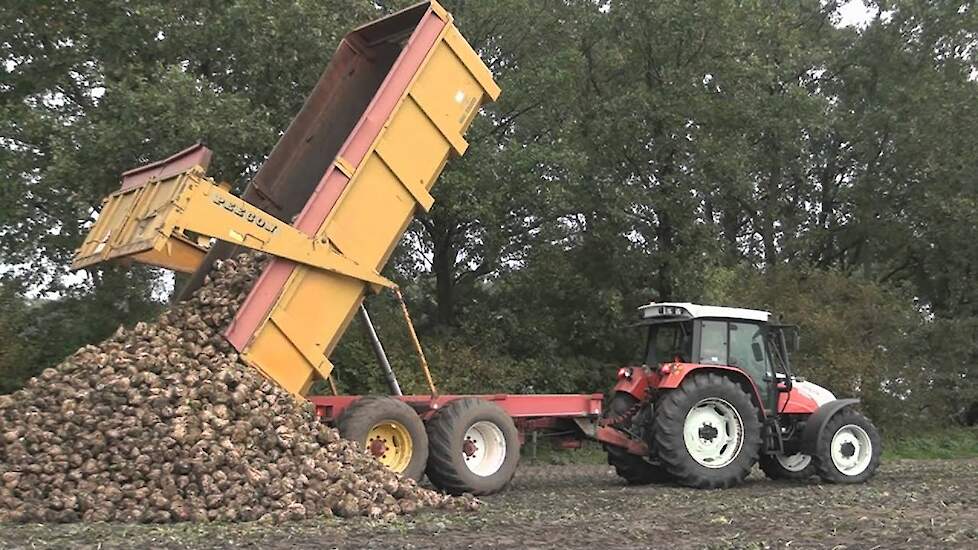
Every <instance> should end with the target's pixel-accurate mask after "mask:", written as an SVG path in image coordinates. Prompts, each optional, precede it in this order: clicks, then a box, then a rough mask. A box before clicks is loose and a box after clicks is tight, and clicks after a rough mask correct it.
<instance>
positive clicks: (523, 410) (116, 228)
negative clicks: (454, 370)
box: [73, 1, 601, 493]
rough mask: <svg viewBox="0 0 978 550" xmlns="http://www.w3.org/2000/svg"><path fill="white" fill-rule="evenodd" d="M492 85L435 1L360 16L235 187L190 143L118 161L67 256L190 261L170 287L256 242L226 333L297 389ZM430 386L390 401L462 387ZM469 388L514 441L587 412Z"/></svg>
mask: <svg viewBox="0 0 978 550" xmlns="http://www.w3.org/2000/svg"><path fill="white" fill-rule="evenodd" d="M499 93H500V89H499V87H498V86H497V85H496V83H495V82H494V81H493V78H492V74H491V73H490V71H489V69H488V68H487V67H486V65H485V64H484V63H483V62H482V60H481V59H480V58H479V56H478V55H477V54H476V52H475V51H474V50H473V49H472V47H471V46H469V44H468V43H467V42H466V41H465V39H464V38H463V37H462V35H461V34H460V33H459V31H458V29H457V28H456V27H455V25H454V23H453V20H452V17H451V15H450V14H449V13H448V12H447V11H445V10H444V8H442V7H441V6H440V5H439V4H438V3H437V2H435V1H430V2H423V3H421V4H418V5H415V6H413V7H410V8H407V9H405V10H402V11H400V12H397V13H395V14H392V15H390V16H387V17H384V18H382V19H379V20H377V21H374V22H372V23H369V24H367V25H364V26H361V27H359V28H357V29H355V30H354V31H352V32H351V33H349V34H348V35H347V36H346V37H344V38H343V40H342V41H341V42H340V45H339V47H338V48H337V50H336V52H335V54H334V55H333V57H332V59H331V61H330V63H329V65H328V66H327V68H326V70H325V71H324V73H323V75H322V76H321V77H320V79H319V81H318V82H317V84H316V86H315V88H314V89H313V91H312V93H311V95H310V96H309V97H308V99H307V100H306V102H305V104H304V105H303V107H302V109H301V110H300V112H299V113H298V115H297V116H296V117H295V119H294V120H293V121H292V123H291V124H290V125H289V127H288V129H287V130H286V132H285V133H284V134H283V135H282V137H281V138H280V140H279V142H278V143H277V144H276V146H275V148H274V149H273V150H272V152H271V153H270V155H269V157H268V159H267V160H266V161H265V163H264V164H263V165H262V167H261V169H260V170H259V172H258V174H257V175H256V176H255V178H254V180H252V181H251V182H250V183H249V185H248V186H247V187H246V189H245V190H244V192H243V193H242V195H241V197H237V196H235V195H233V194H231V193H230V191H229V189H230V185H228V184H218V183H217V182H215V181H214V180H212V179H210V178H208V177H206V176H205V171H206V168H207V165H208V164H209V161H210V157H211V153H210V151H209V150H207V149H206V148H205V147H203V146H202V145H197V146H194V147H191V148H189V149H187V150H185V151H183V152H181V153H178V154H176V155H173V156H172V157H170V158H168V159H165V160H163V161H159V162H156V163H153V164H150V165H147V166H143V167H141V168H137V169H134V170H130V171H128V172H126V173H124V174H123V178H122V185H121V187H120V189H119V190H118V191H116V192H114V193H113V194H111V195H110V196H109V197H108V198H107V199H106V200H105V201H104V203H103V208H102V211H101V215H100V217H99V218H98V220H97V221H96V222H95V224H94V225H93V226H92V228H91V230H90V232H89V234H88V236H87V238H86V239H85V241H84V242H83V243H82V245H81V247H80V248H79V249H78V251H77V253H76V256H75V260H74V262H73V267H75V268H83V267H89V266H92V265H95V264H97V263H99V262H103V261H107V260H116V261H123V262H129V261H138V262H144V263H149V264H153V265H158V266H162V267H166V268H170V269H174V270H177V271H183V272H187V273H191V274H192V275H191V278H190V281H189V283H188V284H187V285H186V286H185V288H183V289H182V290H181V292H180V298H181V299H182V298H186V297H187V296H189V295H190V294H191V293H192V292H193V291H194V290H195V289H196V288H198V287H199V286H200V285H201V284H202V282H203V281H204V278H205V277H206V275H207V273H208V272H209V271H210V269H211V266H212V265H213V264H214V262H215V261H217V260H219V259H221V258H227V257H230V256H232V255H234V254H236V253H238V252H242V251H245V250H248V249H253V250H259V251H263V252H266V253H268V254H270V255H271V256H272V261H271V262H269V265H268V266H267V267H266V268H265V270H264V272H263V273H262V274H261V275H260V277H259V278H258V280H257V281H256V282H255V283H254V285H253V287H252V288H251V290H250V292H249V294H248V296H247V298H246V300H245V302H244V304H243V306H242V307H241V308H240V310H239V311H238V312H237V314H236V316H235V318H234V319H233V321H232V322H231V323H230V326H229V328H228V329H227V331H226V332H225V336H226V338H227V339H228V341H229V342H230V343H231V344H232V345H233V346H234V347H235V348H236V349H237V350H238V351H239V355H240V357H241V359H242V360H243V361H244V362H246V363H247V364H249V365H251V366H253V367H255V368H257V369H258V370H259V371H261V372H262V373H263V374H265V375H266V376H267V377H268V378H270V379H272V380H273V381H275V382H277V383H278V384H279V385H281V386H282V387H283V388H285V389H287V390H289V391H290V392H292V393H294V394H295V395H297V396H299V397H306V396H307V395H308V393H309V390H310V388H311V386H312V384H313V383H314V382H315V381H317V380H320V379H328V378H329V376H330V373H331V372H332V369H333V365H332V364H331V363H330V361H329V355H330V353H331V352H332V351H333V349H334V348H335V346H336V345H337V343H338V341H339V339H340V337H341V336H342V335H343V334H344V333H345V332H346V330H347V328H348V326H349V324H350V322H351V320H352V317H353V316H354V315H355V314H356V312H357V311H358V309H360V308H361V304H362V302H363V300H364V297H365V295H367V294H368V293H370V292H378V291H380V290H381V289H382V288H384V287H391V288H395V285H394V283H392V282H391V281H389V280H387V279H386V278H384V277H383V276H381V275H380V273H379V272H380V271H381V270H382V268H383V266H384V265H385V264H386V263H387V260H388V258H389V257H390V255H391V253H392V252H393V250H394V247H395V246H396V245H397V243H398V241H399V240H400V238H401V236H402V235H403V233H404V231H405V230H406V229H407V226H408V224H409V223H410V221H411V219H412V218H413V216H414V213H415V212H416V210H417V209H421V210H422V211H427V210H429V209H430V208H431V206H432V204H433V203H434V198H433V197H432V195H431V193H430V192H431V189H432V187H433V186H434V184H435V181H436V179H437V177H438V175H439V174H440V173H441V171H442V169H443V168H444V166H445V163H446V162H447V161H448V160H449V159H450V158H452V157H455V156H459V155H461V154H463V153H464V152H465V150H466V148H467V147H468V144H467V142H466V141H465V139H464V137H463V136H464V134H465V131H466V130H467V129H468V127H469V125H470V124H471V123H472V121H473V120H474V118H475V117H476V116H477V115H478V112H479V109H480V107H481V106H482V105H483V104H485V103H487V102H489V101H492V100H494V99H495V98H496V97H497V96H498V95H499ZM405 312H406V310H405ZM412 331H413V329H412ZM418 351H419V352H420V346H418ZM422 362H423V354H422ZM431 388H432V395H431V396H403V397H398V400H400V402H401V403H402V404H404V403H406V404H407V406H408V407H409V408H408V410H409V411H410V410H413V411H414V412H412V415H413V416H415V417H416V418H424V419H425V420H430V419H432V418H436V417H439V415H438V414H437V411H439V410H443V409H445V408H451V404H452V402H455V401H465V399H464V397H465V396H451V395H436V392H435V390H434V384H431ZM309 399H310V400H312V402H313V403H314V404H315V405H316V407H317V410H318V411H319V413H320V415H321V417H322V418H324V419H326V420H330V421H336V422H337V423H339V424H340V425H341V428H342V425H343V421H344V416H343V415H342V414H341V413H344V412H345V413H346V416H347V417H349V416H350V415H351V414H352V412H351V411H355V410H356V409H357V408H358V407H355V406H352V405H355V403H356V402H357V400H358V399H359V396H326V397H323V396H316V397H310V398H309ZM479 399H480V400H481V401H482V402H487V403H495V404H496V405H497V406H498V407H500V408H502V410H504V411H505V413H506V414H507V415H509V417H510V418H511V419H513V418H515V419H516V420H517V422H516V423H515V424H519V427H520V428H521V429H520V439H522V433H523V431H524V430H527V429H553V428H555V427H559V428H560V430H559V431H561V433H564V432H568V431H571V432H573V433H574V434H575V438H576V439H580V437H582V436H584V435H586V434H589V433H590V434H592V435H593V430H594V426H595V424H596V422H595V421H596V419H597V417H598V415H599V414H600V412H601V400H600V396H598V395H563V396H557V395H486V396H479ZM368 412H369V411H368ZM358 414H359V413H358ZM418 415H420V416H418ZM441 416H442V417H445V416H446V415H441ZM402 422H406V423H410V422H411V421H410V420H404V419H402ZM382 425H383V423H380V424H378V426H382ZM390 425H393V424H390ZM402 427H403V426H402ZM422 432H423V428H422ZM371 433H373V432H371ZM385 433H386V432H385ZM394 435H397V434H394ZM422 435H423V434H422ZM422 435H417V434H416V435H415V436H416V437H421V436H422ZM401 436H405V434H401ZM398 437H400V436H398ZM466 437H467V436H466ZM391 441H393V440H391ZM368 447H369V445H368ZM511 450H512V449H511ZM425 455H427V453H425ZM378 456H380V455H378ZM507 456H508V455H507ZM467 460H468V459H467ZM507 460H509V459H508V458H507ZM412 464H413V463H412ZM405 473H408V472H405ZM413 475H415V476H417V475H420V473H418V472H414V473H413ZM510 475H511V474H510ZM481 492H482V493H485V492H486V491H485V490H481Z"/></svg>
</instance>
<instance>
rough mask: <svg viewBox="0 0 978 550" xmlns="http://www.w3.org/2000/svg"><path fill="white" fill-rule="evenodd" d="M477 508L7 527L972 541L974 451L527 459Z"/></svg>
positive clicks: (330, 537) (613, 540)
mask: <svg viewBox="0 0 978 550" xmlns="http://www.w3.org/2000/svg"><path fill="white" fill-rule="evenodd" d="M484 500H485V506H484V507H483V510H482V511H480V512H476V513H471V514H462V515H444V514H441V515H439V514H434V513H431V514H423V515H419V516H415V517H412V518H407V519H403V520H398V521H397V522H395V523H390V524H383V523H377V522H372V521H369V520H335V519H331V520H327V521H305V522H299V523H291V524H285V525H278V526H270V525H259V524H238V525H193V524H179V525H169V526H162V527H156V526H144V525H119V524H93V525H46V526H42V525H0V547H2V548H49V547H51V548H53V547H58V548H82V547H87V548H101V549H109V548H127V547H141V548H200V549H205V548H206V549H210V548H262V549H266V548H270V549H280V548H281V549H284V548H308V549H312V548H361V547H367V548H491V547H498V548H523V549H530V548H669V549H670V550H674V549H679V548H769V547H770V548H840V549H841V548H978V460H948V461H914V460H902V461H889V462H884V464H883V467H882V469H881V471H880V473H879V475H878V476H877V477H876V479H874V480H873V481H872V482H870V483H869V484H867V485H857V486H829V485H820V484H818V483H816V482H814V481H813V482H810V483H801V484H799V483H783V482H778V483H775V482H771V481H768V480H766V479H764V478H763V477H761V476H760V475H758V474H755V475H754V476H752V477H751V479H750V480H749V482H748V483H747V484H746V485H744V486H742V487H739V488H736V489H730V490H726V491H722V490H721V491H696V490H691V489H685V488H680V487H663V486H649V487H626V486H624V485H623V484H622V483H621V482H620V481H619V480H618V479H617V478H616V477H615V476H614V474H613V473H612V472H610V471H609V469H608V468H607V467H606V466H600V465H568V466H524V467H522V468H521V469H520V472H519V474H518V475H517V478H516V479H515V480H514V482H513V484H512V486H511V487H510V488H509V489H508V490H507V491H506V492H505V493H503V494H500V495H496V496H493V497H488V498H486V499H484Z"/></svg>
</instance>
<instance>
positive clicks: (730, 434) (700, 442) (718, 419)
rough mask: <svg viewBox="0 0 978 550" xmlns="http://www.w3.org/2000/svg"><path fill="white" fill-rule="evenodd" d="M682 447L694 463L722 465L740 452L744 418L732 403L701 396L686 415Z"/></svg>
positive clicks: (710, 465) (742, 444)
mask: <svg viewBox="0 0 978 550" xmlns="http://www.w3.org/2000/svg"><path fill="white" fill-rule="evenodd" d="M683 439H684V440H685V442H686V450H687V451H688V452H689V455H690V456H691V457H693V460H695V461H696V462H697V463H698V464H700V465H702V466H706V467H707V468H723V467H724V466H726V465H728V464H730V463H731V462H733V461H734V459H736V458H737V456H738V455H740V449H741V448H742V447H743V446H744V421H743V419H741V418H740V413H738V412H737V409H736V408H734V406H733V405H731V404H730V403H728V402H726V401H724V400H723V399H719V398H716V397H709V398H707V399H703V400H702V401H700V402H699V403H697V404H696V405H694V406H693V408H692V409H690V410H689V413H687V414H686V421H685V423H684V424H683Z"/></svg>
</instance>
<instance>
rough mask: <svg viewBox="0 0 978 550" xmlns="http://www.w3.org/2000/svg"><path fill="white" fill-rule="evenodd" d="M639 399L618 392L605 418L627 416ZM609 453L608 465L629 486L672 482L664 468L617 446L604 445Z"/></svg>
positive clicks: (606, 411)
mask: <svg viewBox="0 0 978 550" xmlns="http://www.w3.org/2000/svg"><path fill="white" fill-rule="evenodd" d="M636 403H638V399H635V397H634V396H632V395H631V394H628V393H625V392H617V393H615V396H614V397H613V398H612V399H611V402H610V403H608V408H607V409H605V413H604V416H605V418H614V417H616V416H621V415H623V414H625V413H626V412H627V411H628V410H629V409H631V408H632V407H633V406H635V404H636ZM604 450H605V452H607V453H608V464H609V465H611V466H613V467H614V468H615V473H617V474H618V477H620V478H622V479H624V480H625V482H626V483H628V484H629V485H648V484H649V483H666V482H669V481H672V476H671V475H669V472H667V471H666V469H665V468H663V467H662V466H656V465H654V464H650V463H648V462H646V461H645V459H643V458H642V457H640V456H636V455H633V454H632V453H629V452H628V451H626V450H624V449H622V448H620V447H616V446H615V445H607V444H606V445H604Z"/></svg>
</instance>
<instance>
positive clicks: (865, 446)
mask: <svg viewBox="0 0 978 550" xmlns="http://www.w3.org/2000/svg"><path fill="white" fill-rule="evenodd" d="M830 453H831V455H832V464H834V465H835V468H836V469H837V470H839V472H841V473H842V474H844V475H847V476H857V475H859V474H861V473H863V472H865V471H866V468H868V467H869V463H870V462H871V461H872V460H873V442H872V441H871V440H870V439H869V434H868V433H866V430H864V429H862V428H861V427H859V426H856V425H855V424H847V425H845V426H843V427H841V428H839V430H838V431H837V432H835V435H833V436H832V446H831V449H830Z"/></svg>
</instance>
